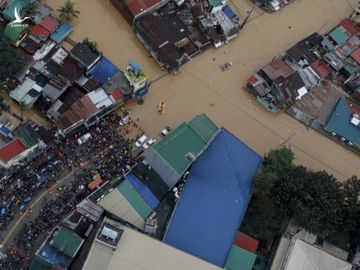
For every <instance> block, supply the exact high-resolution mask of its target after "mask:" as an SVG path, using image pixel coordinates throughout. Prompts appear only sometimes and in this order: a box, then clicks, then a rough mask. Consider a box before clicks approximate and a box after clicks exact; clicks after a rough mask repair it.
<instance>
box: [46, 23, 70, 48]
mask: <svg viewBox="0 0 360 270" xmlns="http://www.w3.org/2000/svg"><path fill="white" fill-rule="evenodd" d="M72 30H73V28H72V26H71V25H70V24H68V23H63V24H62V25H60V26H59V27H58V28H57V29H56V30H55V32H54V33H52V34H51V36H50V38H51V39H52V40H53V41H55V42H56V43H61V42H62V41H63V40H64V39H65V38H66V37H67V36H68V35H69V34H70V33H71V31H72Z"/></svg>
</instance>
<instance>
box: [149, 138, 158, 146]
mask: <svg viewBox="0 0 360 270" xmlns="http://www.w3.org/2000/svg"><path fill="white" fill-rule="evenodd" d="M154 143H156V140H155V139H153V138H151V139H149V140H148V141H147V144H148V145H149V146H150V145H153V144H154Z"/></svg>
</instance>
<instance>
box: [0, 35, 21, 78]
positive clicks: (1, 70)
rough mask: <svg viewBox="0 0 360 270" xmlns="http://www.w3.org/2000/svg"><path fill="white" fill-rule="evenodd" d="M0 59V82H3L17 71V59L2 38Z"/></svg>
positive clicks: (0, 37) (0, 41)
mask: <svg viewBox="0 0 360 270" xmlns="http://www.w3.org/2000/svg"><path fill="white" fill-rule="evenodd" d="M0 59H1V61H0V81H4V80H6V79H7V78H8V77H10V76H11V75H13V74H14V73H16V72H17V71H18V68H19V57H18V55H17V53H16V51H15V49H14V48H12V47H11V46H10V44H9V43H8V42H7V41H6V40H5V39H4V38H3V37H2V36H0Z"/></svg>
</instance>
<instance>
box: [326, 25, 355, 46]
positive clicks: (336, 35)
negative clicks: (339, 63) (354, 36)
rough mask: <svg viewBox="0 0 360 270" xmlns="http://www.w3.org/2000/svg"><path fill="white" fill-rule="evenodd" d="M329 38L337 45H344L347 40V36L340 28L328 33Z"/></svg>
mask: <svg viewBox="0 0 360 270" xmlns="http://www.w3.org/2000/svg"><path fill="white" fill-rule="evenodd" d="M330 37H331V38H332V39H333V40H334V41H335V42H336V43H337V44H338V45H342V44H344V43H345V42H346V41H347V40H348V39H349V37H350V36H349V35H348V34H347V33H346V32H345V31H344V30H342V29H341V28H336V29H335V30H333V31H332V32H331V33H330Z"/></svg>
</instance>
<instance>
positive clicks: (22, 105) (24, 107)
mask: <svg viewBox="0 0 360 270" xmlns="http://www.w3.org/2000/svg"><path fill="white" fill-rule="evenodd" d="M19 107H20V113H21V115H20V119H21V121H23V120H24V117H23V116H24V112H25V111H26V110H28V109H29V108H30V107H29V104H27V103H25V102H24V101H20V103H19Z"/></svg>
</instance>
